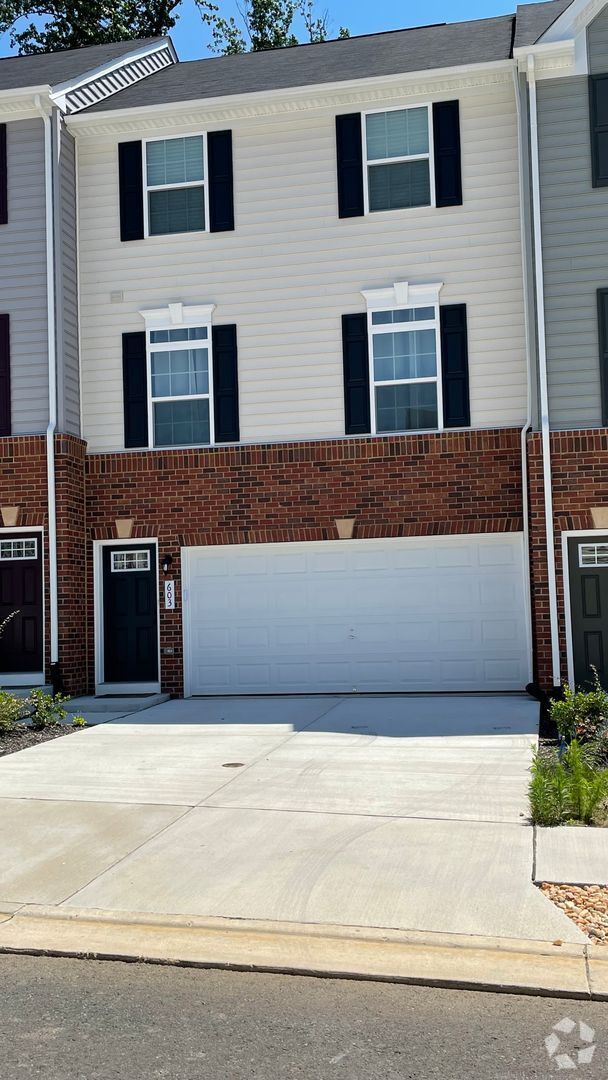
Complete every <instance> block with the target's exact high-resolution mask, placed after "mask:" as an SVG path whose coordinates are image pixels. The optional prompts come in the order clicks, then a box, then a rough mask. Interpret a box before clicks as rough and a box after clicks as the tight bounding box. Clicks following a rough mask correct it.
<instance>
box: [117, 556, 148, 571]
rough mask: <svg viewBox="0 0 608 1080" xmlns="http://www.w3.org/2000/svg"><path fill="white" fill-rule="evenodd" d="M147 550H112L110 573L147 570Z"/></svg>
mask: <svg viewBox="0 0 608 1080" xmlns="http://www.w3.org/2000/svg"><path fill="white" fill-rule="evenodd" d="M149 569H150V552H149V551H113V552H112V573H113V574H116V573H124V572H126V571H129V570H149Z"/></svg>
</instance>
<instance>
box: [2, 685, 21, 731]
mask: <svg viewBox="0 0 608 1080" xmlns="http://www.w3.org/2000/svg"><path fill="white" fill-rule="evenodd" d="M26 711H27V700H24V699H23V698H18V697H15V695H14V694H11V693H9V692H8V690H0V735H8V733H9V732H10V731H14V729H15V726H16V725H17V724H18V723H19V721H20V720H22V719H23V717H24V715H25V713H26Z"/></svg>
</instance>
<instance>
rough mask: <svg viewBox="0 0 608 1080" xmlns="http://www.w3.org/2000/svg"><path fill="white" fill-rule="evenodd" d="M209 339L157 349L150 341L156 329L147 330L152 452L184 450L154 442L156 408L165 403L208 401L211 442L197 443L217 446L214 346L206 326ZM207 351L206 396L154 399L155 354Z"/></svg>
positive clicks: (192, 395)
mask: <svg viewBox="0 0 608 1080" xmlns="http://www.w3.org/2000/svg"><path fill="white" fill-rule="evenodd" d="M201 328H204V327H202V326H201V325H200V324H199V326H198V327H196V328H194V327H189V329H201ZM171 329H173V330H177V329H179V327H177V326H173V327H171ZM206 330H207V337H206V338H193V339H192V341H170V342H167V341H163V342H162V344H160V345H159V346H158V348H157V346H156V343H155V342H152V341H151V340H150V337H151V335H152V333H154V329H150V330H146V366H147V381H148V447H149V449H151V450H156V449H167V450H171V449H173V448H174V449H176V450H177V449H180V447H181V448H182V449H183V448H184V447H183V444H181V443H180V444H179V445H175V446H174V445H173V444H171V443H170V444H169V445H167V446H164V445H163V446H162V447H157V445H156V443H155V442H154V406H155V405H156V404H157V402H163V401H165V402H166V401H172V402H174V401H208V402H209V442H208V443H195V444H194V445H196V446H214V445H215V416H214V410H213V346H212V336H211V326H210V325H207V326H206ZM201 347H202V348H204V349H207V352H208V364H209V390H208V392H207V393H206V394H180V395H179V396H176V397H173V396H172V395H169V396H168V397H154V396H153V394H152V353H153V352H192V351H193V350H194V349H196V348H201Z"/></svg>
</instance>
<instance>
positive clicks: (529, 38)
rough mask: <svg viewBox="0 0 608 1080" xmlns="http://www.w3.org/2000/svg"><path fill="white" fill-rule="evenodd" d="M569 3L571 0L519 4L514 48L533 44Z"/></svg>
mask: <svg viewBox="0 0 608 1080" xmlns="http://www.w3.org/2000/svg"><path fill="white" fill-rule="evenodd" d="M571 3H572V0H548V2H547V0H545V3H542V4H520V5H519V6H518V8H517V23H516V30H515V41H514V42H513V46H514V48H516V49H518V48H519V47H520V46H521V45H534V44H535V43H536V42H537V41H538V39H539V38H540V37H542V36H543V34H544V33H545V32H546V31H547V30H548V29H549V27H550V26H553V23H554V22H555V20H556V19H559V17H560V15H561V14H562V13H563V12H564V11H565V10H566V8H568V7H570V4H571Z"/></svg>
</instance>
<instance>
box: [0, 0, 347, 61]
mask: <svg viewBox="0 0 608 1080" xmlns="http://www.w3.org/2000/svg"><path fill="white" fill-rule="evenodd" d="M195 2H196V3H197V6H198V8H199V10H200V13H201V16H202V18H203V21H204V22H205V23H207V25H208V26H209V27H210V29H211V37H212V44H211V46H210V47H211V49H212V51H213V52H218V53H224V54H227V53H240V52H249V51H251V52H258V51H260V50H262V49H280V48H283V47H284V46H286V45H297V44H298V39H297V37H296V35H295V33H294V31H293V29H292V27H293V22H294V20H295V19H297V18H299V19H300V20H301V23H302V25H303V27H304V31H305V34H306V40H308V41H325V40H326V38H327V36H328V15H327V12H324V13H323V14H321V15H317V14H316V13H315V10H314V0H245V5H244V7H242V8H241V7H238V11H239V15H240V20H241V25H240V26H239V24H238V23H237V21H236V20H235V19H234V18H233V17H232V16H230V17H229V18H225V17H224V16H223V15H222V14H221V11H220V8H219V7H218V6H217V5H216V4H214V3H212V2H211V0H195ZM180 5H181V0H76V2H75V3H74V2H72V0H70V2H69V3H67V4H66V3H65V2H63V0H0V33H1V34H4V33H6V32H7V31H10V41H11V46H12V47H13V48H17V49H18V50H19V52H20V53H22V54H23V53H39V52H56V51H58V50H60V49H77V48H81V47H82V46H85V45H102V44H106V43H108V42H112V41H128V40H131V39H133V38H146V37H160V36H162V35H163V34H167V33H168V32H169V31H170V30H171V29H172V28H173V27H174V26H175V24H176V22H177V20H178V18H179V8H180ZM340 36H341V37H348V31H347V30H344V29H341V30H340Z"/></svg>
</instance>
